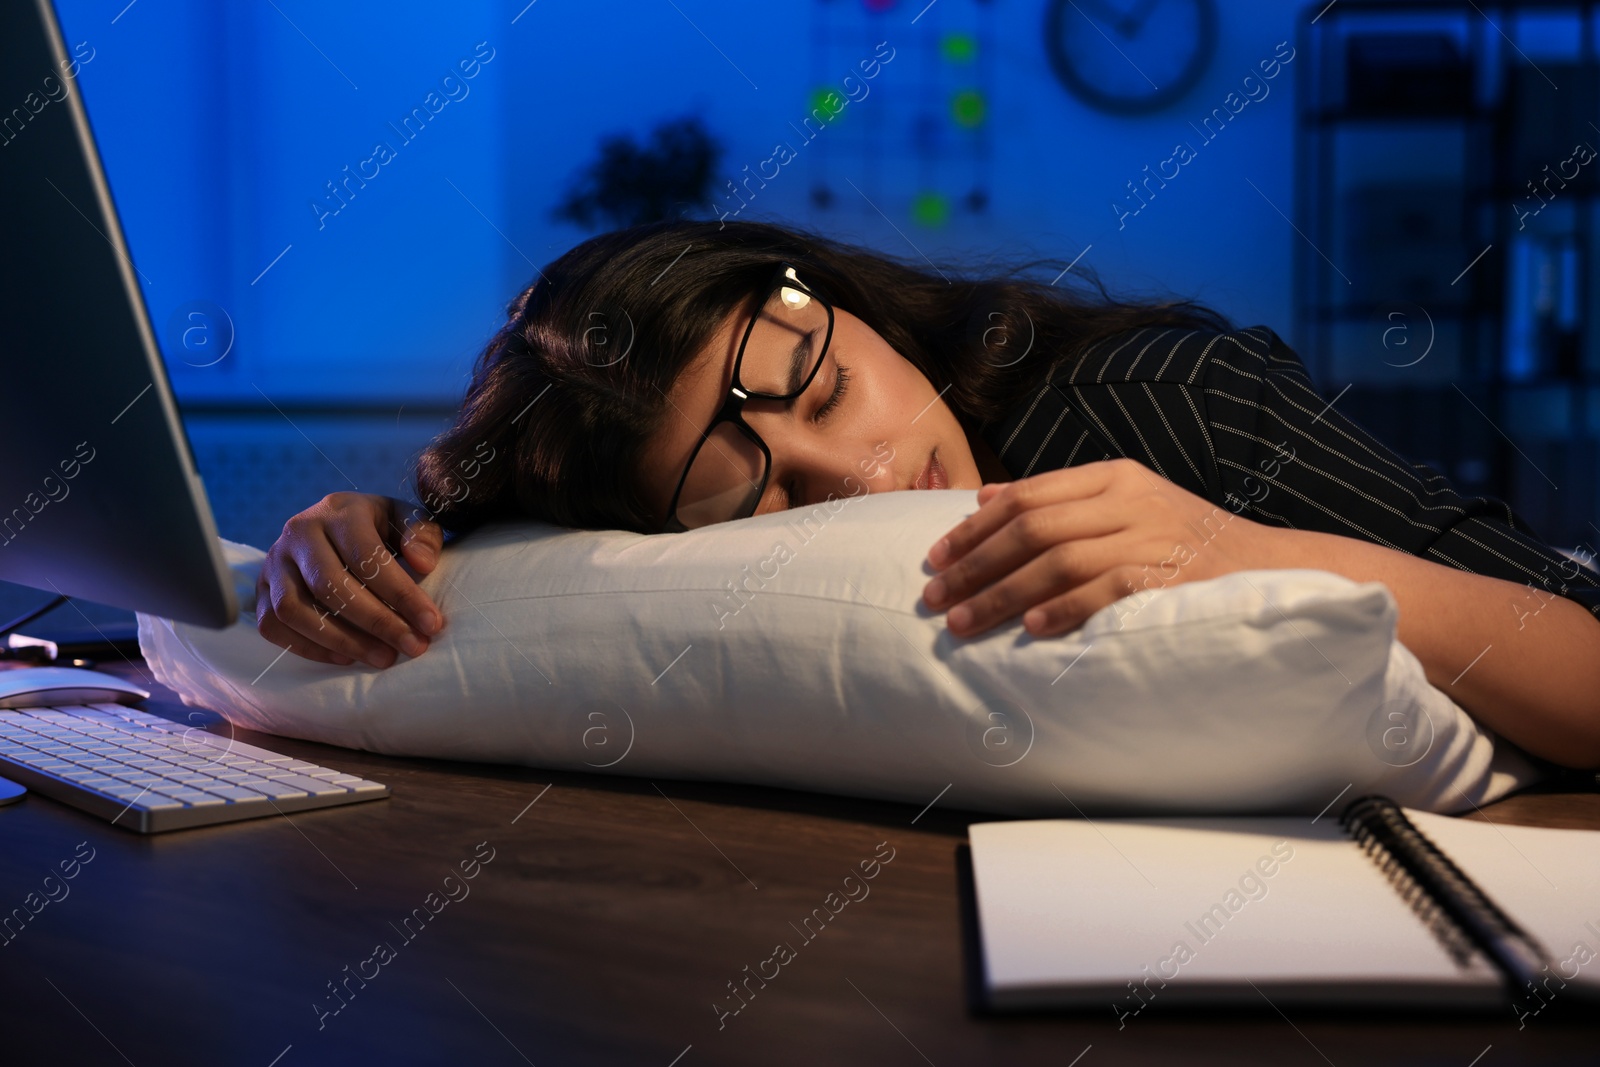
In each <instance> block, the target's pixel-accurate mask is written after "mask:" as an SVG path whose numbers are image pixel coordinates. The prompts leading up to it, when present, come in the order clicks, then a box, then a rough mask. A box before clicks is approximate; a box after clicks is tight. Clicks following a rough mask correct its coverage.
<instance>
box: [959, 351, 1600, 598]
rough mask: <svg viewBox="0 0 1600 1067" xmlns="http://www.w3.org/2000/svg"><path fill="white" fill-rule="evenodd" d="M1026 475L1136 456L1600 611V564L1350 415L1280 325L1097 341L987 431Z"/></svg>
mask: <svg viewBox="0 0 1600 1067" xmlns="http://www.w3.org/2000/svg"><path fill="white" fill-rule="evenodd" d="M982 435H983V438H984V440H985V442H986V443H987V444H988V445H989V447H991V448H992V449H994V452H995V455H997V456H998V457H999V458H1000V462H1001V463H1002V464H1003V465H1004V466H1005V468H1006V469H1007V470H1008V471H1009V472H1010V473H1011V475H1012V476H1013V477H1016V478H1025V477H1027V476H1029V475H1030V474H1035V473H1038V472H1040V471H1047V470H1055V469H1058V468H1061V467H1070V466H1073V465H1075V464H1079V463H1091V462H1094V461H1096V460H1101V459H1106V458H1108V457H1117V456H1127V457H1129V458H1132V459H1136V460H1138V461H1140V462H1141V463H1143V464H1145V465H1146V466H1148V467H1150V468H1151V469H1152V470H1154V471H1156V472H1157V473H1158V474H1160V475H1161V476H1162V477H1164V478H1167V479H1168V480H1169V481H1172V482H1176V483H1177V484H1178V485H1181V486H1183V487H1184V488H1185V489H1188V490H1189V491H1190V492H1192V493H1195V494H1196V495H1199V496H1202V497H1205V498H1207V499H1209V500H1211V501H1213V502H1215V503H1217V504H1219V505H1222V506H1225V507H1227V508H1229V510H1231V511H1234V512H1236V513H1238V514H1241V515H1245V516H1247V517H1248V518H1251V519H1254V520H1255V521H1257V522H1262V523H1266V524H1267V525H1272V526H1287V527H1293V528H1295V529H1301V530H1317V531H1320V532H1323V533H1333V534H1341V535H1343V536H1346V537H1356V538H1360V539H1361V540H1364V541H1370V542H1374V543H1376V544H1380V545H1384V546H1387V547H1389V548H1393V549H1397V550H1399V551H1401V552H1408V553H1410V554H1412V555H1414V556H1421V557H1423V558H1425V559H1430V560H1433V561H1434V562H1436V563H1443V564H1446V565H1448V566H1451V567H1456V568H1458V569H1460V570H1464V571H1471V572H1473V573H1475V574H1484V575H1489V576H1490V577H1494V578H1503V579H1507V580H1509V581H1513V582H1517V583H1519V584H1524V585H1528V586H1530V588H1529V590H1528V593H1527V599H1526V601H1525V603H1524V605H1523V606H1522V607H1521V608H1520V609H1519V608H1518V607H1517V606H1516V604H1515V603H1513V604H1508V606H1507V608H1506V610H1507V611H1511V612H1522V613H1526V614H1524V615H1523V616H1522V617H1523V618H1525V619H1526V618H1530V617H1531V615H1532V613H1533V612H1535V611H1537V610H1538V608H1539V607H1540V605H1541V604H1542V603H1543V602H1544V601H1546V600H1548V599H1549V595H1550V594H1551V593H1555V594H1559V595H1562V596H1566V597H1569V598H1571V599H1573V600H1576V601H1578V602H1579V603H1581V604H1583V605H1584V606H1585V607H1587V608H1588V609H1589V610H1590V611H1591V612H1594V613H1595V614H1596V615H1597V616H1600V573H1597V572H1593V571H1589V570H1587V569H1585V568H1584V567H1581V566H1579V565H1578V564H1577V563H1576V562H1575V561H1573V560H1571V559H1570V558H1568V557H1567V556H1566V555H1564V554H1563V553H1561V552H1558V551H1556V550H1555V549H1553V548H1551V547H1550V546H1548V545H1546V544H1544V543H1543V542H1542V541H1541V540H1540V539H1539V538H1538V536H1537V535H1535V533H1534V532H1533V530H1532V528H1531V527H1529V526H1528V524H1527V523H1526V522H1524V521H1523V520H1522V519H1521V518H1520V517H1519V516H1518V515H1516V514H1515V513H1514V512H1513V511H1512V510H1511V508H1510V506H1509V505H1507V504H1505V503H1504V502H1502V501H1500V500H1496V499H1494V498H1492V497H1484V496H1464V495H1462V494H1461V493H1459V492H1457V490H1456V489H1455V487H1454V486H1452V485H1451V484H1450V482H1449V480H1448V479H1446V478H1445V477H1444V475H1442V474H1439V473H1438V472H1437V471H1435V470H1434V469H1433V468H1431V467H1429V466H1427V465H1426V464H1423V463H1408V462H1407V461H1406V460H1404V459H1402V458H1401V457H1400V456H1398V455H1396V454H1395V453H1394V452H1393V451H1391V450H1390V449H1389V448H1387V447H1385V446H1384V445H1383V444H1382V443H1380V442H1379V441H1378V440H1377V439H1376V438H1374V437H1373V436H1372V435H1371V434H1369V433H1367V432H1366V431H1365V430H1363V429H1362V428H1361V427H1360V426H1358V425H1356V424H1355V423H1354V422H1351V421H1350V420H1349V419H1347V418H1345V417H1344V415H1342V414H1341V413H1340V412H1339V409H1338V407H1337V406H1335V405H1330V404H1329V403H1328V402H1327V401H1326V400H1325V399H1324V398H1323V397H1322V396H1321V395H1319V394H1318V393H1317V391H1316V389H1315V388H1314V387H1313V385H1312V384H1311V378H1310V375H1309V374H1308V373H1307V372H1306V368H1305V365H1304V364H1303V363H1302V362H1301V361H1300V357H1299V356H1297V355H1296V354H1295V353H1294V351H1293V350H1292V349H1290V348H1289V346H1288V345H1287V344H1285V343H1284V342H1283V340H1282V339H1281V338H1280V337H1279V336H1278V335H1277V334H1276V333H1274V332H1273V331H1272V330H1270V329H1268V328H1267V327H1265V326H1252V327H1250V328H1248V329H1242V330H1235V331H1232V332H1230V333H1215V332H1211V331H1208V330H1182V329H1165V328H1159V327H1149V328H1145V329H1140V330H1133V331H1129V332H1127V333H1122V334H1118V335H1116V336H1114V337H1109V338H1105V339H1103V340H1101V341H1098V342H1095V343H1094V344H1092V345H1090V346H1089V347H1088V348H1087V349H1086V350H1084V355H1083V357H1082V358H1081V359H1073V358H1068V359H1064V360H1062V361H1060V362H1058V363H1057V364H1056V366H1055V367H1054V368H1053V369H1052V371H1051V372H1050V376H1049V380H1048V381H1047V382H1046V383H1045V384H1044V385H1043V386H1041V387H1040V388H1039V389H1038V390H1037V391H1036V392H1035V393H1033V395H1032V396H1031V397H1030V398H1029V399H1027V400H1026V401H1024V402H1023V403H1022V404H1020V405H1018V407H1017V408H1016V409H1015V410H1014V411H1013V412H1010V413H1008V414H1007V416H1006V417H1005V418H1002V419H1000V420H999V421H998V422H996V423H993V424H991V425H988V426H986V427H984V428H983V431H982Z"/></svg>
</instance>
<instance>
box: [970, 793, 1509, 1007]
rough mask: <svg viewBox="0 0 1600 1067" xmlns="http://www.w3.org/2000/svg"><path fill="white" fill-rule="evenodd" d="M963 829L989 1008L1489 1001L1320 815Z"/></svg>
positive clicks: (1477, 975)
mask: <svg viewBox="0 0 1600 1067" xmlns="http://www.w3.org/2000/svg"><path fill="white" fill-rule="evenodd" d="M968 836H969V839H970V841H971V847H972V863H973V876H974V881H975V884H976V897H977V911H978V919H979V924H980V929H981V937H982V942H983V952H984V960H985V964H986V967H987V972H988V975H989V980H990V984H991V993H992V996H993V998H994V1000H995V1002H996V1003H997V1004H1013V1005H1016V1006H1022V1005H1025V1004H1028V1003H1038V1004H1062V1005H1066V1004H1096V1005H1098V1004H1101V1003H1105V1002H1107V1001H1108V1000H1110V999H1111V998H1117V999H1118V1001H1119V1002H1121V1001H1124V1000H1125V1001H1126V1003H1127V1004H1128V1005H1131V1006H1135V1007H1136V1006H1138V1004H1139V1003H1141V1001H1139V1000H1135V999H1134V997H1135V995H1136V994H1135V992H1134V991H1132V990H1130V987H1129V985H1128V983H1130V982H1132V983H1134V984H1135V985H1136V986H1137V987H1138V995H1141V996H1146V995H1148V994H1149V993H1151V992H1153V993H1154V995H1155V996H1156V997H1160V996H1167V997H1170V998H1171V999H1172V1000H1213V999H1221V1000H1254V1001H1255V1002H1257V1003H1259V1002H1260V999H1261V994H1260V993H1257V992H1256V991H1255V990H1254V989H1252V988H1251V986H1250V982H1253V983H1255V985H1256V986H1257V987H1258V988H1259V989H1260V990H1261V993H1264V994H1266V995H1267V996H1268V997H1273V996H1274V993H1273V990H1274V989H1277V990H1280V991H1295V990H1298V992H1299V993H1301V994H1306V995H1310V994H1312V993H1315V994H1316V996H1318V997H1320V998H1323V999H1327V998H1330V997H1334V996H1338V995H1339V994H1340V993H1344V994H1353V996H1352V999H1356V1000H1362V1001H1366V1002H1381V1001H1382V1000H1383V996H1381V995H1371V994H1373V993H1383V992H1387V993H1388V994H1390V995H1393V996H1395V997H1396V998H1398V999H1399V1000H1404V1001H1407V1002H1421V1001H1428V1000H1438V1001H1443V1002H1446V1003H1450V1002H1460V1001H1461V1000H1463V999H1464V998H1465V999H1468V1000H1475V1001H1477V1002H1481V1003H1486V1004H1498V1003H1500V1002H1501V1001H1500V998H1501V996H1502V994H1501V982H1500V979H1499V977H1498V975H1497V973H1496V972H1495V970H1494V969H1493V968H1492V966H1490V965H1489V964H1488V963H1487V961H1485V960H1483V959H1482V958H1481V957H1474V958H1473V960H1472V961H1471V962H1470V963H1469V964H1468V965H1467V966H1464V967H1463V966H1460V965H1458V964H1457V963H1456V962H1455V961H1454V960H1453V959H1452V958H1451V956H1450V955H1449V953H1448V952H1447V951H1446V950H1445V948H1444V946H1443V945H1442V944H1441V943H1440V942H1439V940H1438V939H1437V938H1436V937H1435V936H1434V934H1433V933H1432V932H1431V931H1430V930H1429V929H1428V928H1427V927H1426V926H1425V925H1424V924H1423V922H1422V921H1421V920H1420V919H1419V918H1418V917H1417V916H1416V914H1415V913H1414V912H1413V911H1412V910H1411V908H1410V907H1409V906H1408V905H1407V904H1406V903H1405V902H1404V901H1403V900H1402V899H1401V898H1400V896H1399V894H1398V893H1397V892H1396V891H1395V889H1394V887H1393V886H1392V885H1391V884H1390V882H1389V881H1388V879H1387V878H1386V877H1385V876H1384V875H1383V873H1382V872H1381V871H1380V870H1379V868H1378V865H1377V864H1376V863H1374V862H1373V860H1372V859H1371V858H1370V857H1369V856H1367V855H1366V854H1365V853H1363V852H1362V851H1361V849H1360V847H1359V846H1357V845H1356V844H1355V843H1354V842H1352V841H1351V840H1350V839H1349V838H1348V837H1347V836H1346V835H1345V833H1344V831H1343V829H1342V828H1341V827H1340V826H1339V825H1338V823H1337V822H1336V821H1335V820H1333V819H1332V818H1324V819H1322V820H1320V821H1319V822H1317V823H1312V822H1311V820H1310V819H1307V818H1304V817H1250V818H1216V817H1192V818H1181V819H1179V818H1171V819H1160V820H1150V819H1098V820H1094V821H1092V822H1091V821H1089V820H1084V819H1039V820H1019V821H1012V822H989V823H977V824H974V825H972V826H970V827H969V828H968ZM1245 979H1249V982H1246V981H1245ZM1163 981H1165V982H1166V985H1165V986H1163V985H1162V984H1161V983H1162V982H1163ZM1230 989H1231V991H1232V993H1231V994H1229V990H1230ZM1364 990H1365V993H1366V995H1363V991H1364ZM1474 991H1476V992H1474ZM1240 994H1242V995H1240Z"/></svg>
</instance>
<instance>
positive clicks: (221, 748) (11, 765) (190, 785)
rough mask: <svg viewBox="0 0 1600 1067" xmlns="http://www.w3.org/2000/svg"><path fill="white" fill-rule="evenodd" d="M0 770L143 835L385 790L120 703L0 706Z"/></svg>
mask: <svg viewBox="0 0 1600 1067" xmlns="http://www.w3.org/2000/svg"><path fill="white" fill-rule="evenodd" d="M0 775H3V776H4V777H7V778H11V779H14V780H15V781H17V782H20V783H22V784H23V785H25V786H27V787H28V788H29V789H31V790H34V791H35V792H38V793H40V794H42V795H44V796H47V797H52V798H54V799H56V800H60V801H63V802H65V803H67V804H71V805H72V806H73V807H76V808H81V809H83V810H84V811H87V812H89V813H90V814H92V815H97V816H99V817H100V818H103V819H107V820H109V821H110V822H112V823H113V824H115V825H117V826H122V827H126V828H127V829H130V830H136V831H138V832H140V833H157V832H159V831H162V830H176V829H180V828H183V827H188V826H203V825H205V824H208V823H219V822H231V821H233V820H235V819H253V818H257V817H259V816H262V815H274V814H277V813H280V812H282V813H288V812H294V811H305V810H306V809H308V808H325V807H329V806H331V805H335V804H349V803H353V802H356V801H362V800H376V799H379V798H381V797H386V796H388V795H389V787H388V786H386V785H382V784H380V783H378V782H373V781H368V780H367V779H365V778H361V777H360V776H358V775H354V774H345V773H343V772H341V771H336V770H333V769H331V768H328V767H321V766H318V765H317V764H315V763H307V762H306V761H305V760H299V759H295V758H294V757H292V756H284V755H281V754H279V753H277V752H269V751H268V750H266V749H264V748H257V747H255V746H254V745H247V744H244V743H243V742H241V741H234V740H232V739H230V738H227V737H221V736H218V735H216V734H212V733H207V732H206V731H204V730H201V729H198V728H196V727H191V726H184V725H183V724H182V723H176V722H173V721H172V720H171V719H164V718H162V717H161V716H159V715H153V714H151V713H150V712H147V711H140V710H139V709H137V708H132V707H128V706H126V705H123V704H86V705H77V706H58V707H48V708H14V709H13V708H6V709H0Z"/></svg>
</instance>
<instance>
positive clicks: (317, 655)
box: [256, 611, 355, 667]
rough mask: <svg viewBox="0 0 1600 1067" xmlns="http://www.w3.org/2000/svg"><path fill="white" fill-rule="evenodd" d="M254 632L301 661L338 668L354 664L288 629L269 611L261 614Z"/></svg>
mask: <svg viewBox="0 0 1600 1067" xmlns="http://www.w3.org/2000/svg"><path fill="white" fill-rule="evenodd" d="M256 632H257V633H259V634H260V635H261V636H262V637H265V638H266V639H267V640H268V641H271V642H272V643H273V644H275V645H277V646H278V647H279V648H286V649H288V650H289V651H290V652H293V653H294V654H295V655H297V656H300V657H301V658H303V659H309V660H315V661H316V662H318V663H332V664H336V665H337V666H340V667H348V666H349V665H350V664H352V663H354V662H355V660H353V659H351V658H350V657H349V656H345V655H341V654H340V653H338V652H334V651H333V650H332V649H328V648H324V647H323V646H321V645H319V644H317V643H316V642H314V641H310V640H308V639H307V638H305V637H304V636H302V635H301V634H298V633H296V632H295V631H293V630H291V629H289V628H288V627H287V626H285V625H284V624H283V623H282V622H280V621H279V619H278V617H277V616H276V615H274V614H272V612H270V611H267V612H263V613H262V615H261V616H260V618H259V619H258V621H257V622H256Z"/></svg>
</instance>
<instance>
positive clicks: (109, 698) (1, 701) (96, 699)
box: [0, 667, 150, 708]
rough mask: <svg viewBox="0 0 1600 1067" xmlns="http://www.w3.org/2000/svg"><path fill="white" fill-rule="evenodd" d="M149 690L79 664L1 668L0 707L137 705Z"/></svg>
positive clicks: (147, 696) (147, 697) (145, 697)
mask: <svg viewBox="0 0 1600 1067" xmlns="http://www.w3.org/2000/svg"><path fill="white" fill-rule="evenodd" d="M149 696H150V693H149V692H148V691H147V690H144V689H140V688H139V687H138V686H137V685H134V684H133V683H132V682H125V681H123V680H122V679H121V678H117V677H115V676H113V675H110V674H102V673H100V672H99V671H86V670H83V669H81V668H79V667H17V668H15V669H13V670H0V708H37V707H49V706H51V705H55V704H137V703H138V702H139V701H141V700H146V699H149Z"/></svg>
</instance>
